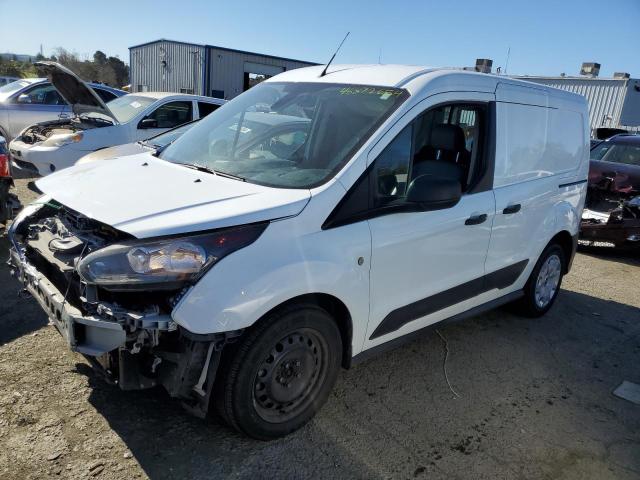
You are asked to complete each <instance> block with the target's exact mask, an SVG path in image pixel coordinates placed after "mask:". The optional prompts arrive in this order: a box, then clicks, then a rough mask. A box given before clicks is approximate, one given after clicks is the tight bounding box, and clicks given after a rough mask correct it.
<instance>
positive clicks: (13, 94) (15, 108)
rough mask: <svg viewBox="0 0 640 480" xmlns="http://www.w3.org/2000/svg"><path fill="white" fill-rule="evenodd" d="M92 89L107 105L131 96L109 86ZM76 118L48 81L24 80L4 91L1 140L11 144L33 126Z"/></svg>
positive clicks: (0, 95) (0, 110)
mask: <svg viewBox="0 0 640 480" xmlns="http://www.w3.org/2000/svg"><path fill="white" fill-rule="evenodd" d="M88 85H89V86H90V87H91V88H92V89H93V90H94V91H95V92H96V93H97V94H98V96H99V97H100V98H101V99H102V101H103V102H105V103H106V102H108V101H110V100H113V99H114V98H117V97H121V96H122V95H125V94H126V93H127V92H125V91H123V90H118V89H116V88H112V87H109V86H107V85H102V84H97V83H88ZM72 116H73V112H72V110H71V106H70V105H68V104H67V102H65V101H64V99H63V98H62V96H61V95H60V94H59V93H58V91H57V90H56V89H55V87H54V86H53V85H51V82H49V80H47V79H46V78H22V79H19V80H16V81H15V82H11V83H8V84H7V85H4V86H1V87H0V136H3V137H4V138H6V140H7V143H8V142H9V141H10V140H12V139H13V138H15V137H17V136H18V134H19V133H20V132H21V131H22V130H23V129H25V128H26V127H28V126H29V125H33V124H34V123H40V122H45V121H48V120H60V119H64V118H71V117H72Z"/></svg>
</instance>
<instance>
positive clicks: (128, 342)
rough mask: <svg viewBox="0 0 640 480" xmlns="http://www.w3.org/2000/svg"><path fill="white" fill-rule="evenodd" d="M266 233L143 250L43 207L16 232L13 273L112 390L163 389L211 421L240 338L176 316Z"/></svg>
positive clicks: (73, 215) (30, 211) (225, 232)
mask: <svg viewBox="0 0 640 480" xmlns="http://www.w3.org/2000/svg"><path fill="white" fill-rule="evenodd" d="M263 229H264V224H255V225H251V226H245V227H237V228H231V229H222V230H214V231H212V232H207V233H202V234H198V235H190V236H169V237H167V238H161V239H154V240H150V241H145V240H142V241H141V240H137V239H135V238H133V237H132V236H131V235H128V234H126V233H124V232H121V231H118V230H117V229H114V228H113V227H110V226H108V225H106V224H103V223H101V222H99V221H96V220H94V219H91V218H88V217H87V216H85V215H82V214H80V213H78V212H76V211H73V210H72V209H70V208H68V207H66V206H64V205H62V204H60V203H58V202H56V201H55V200H52V199H50V198H48V197H43V198H41V199H40V200H39V201H38V202H36V203H35V204H32V205H30V206H29V207H27V208H26V209H25V210H24V211H23V212H22V213H21V215H20V216H19V217H18V218H17V219H16V221H15V222H14V223H13V225H12V227H11V230H10V239H11V243H12V245H11V249H10V261H9V263H10V266H11V268H12V273H13V275H14V276H15V277H17V278H18V279H19V281H20V282H21V283H22V284H23V287H24V291H25V292H28V293H29V294H31V295H32V296H33V297H34V298H35V299H36V300H37V301H38V303H39V304H40V305H41V307H42V308H43V309H44V310H45V312H46V313H47V315H48V316H49V318H50V320H51V322H52V323H53V324H54V325H55V327H56V328H57V330H58V331H59V332H60V334H61V335H62V336H63V337H64V339H65V340H66V342H67V343H68V345H69V346H70V347H71V349H72V350H73V351H76V352H79V353H81V354H84V355H85V356H86V358H87V359H89V360H90V361H91V363H92V364H93V365H94V366H95V367H98V370H99V371H101V372H103V373H104V374H105V376H106V378H107V379H108V380H109V381H111V382H112V383H114V384H117V385H118V386H119V387H120V388H121V389H123V390H135V389H144V388H150V387H153V386H156V385H162V386H164V387H165V389H166V390H167V391H168V392H169V394H170V395H171V396H172V397H176V398H179V399H180V400H182V401H183V404H184V405H185V407H187V409H188V410H190V411H191V412H192V413H193V414H195V415H197V416H200V417H203V416H205V415H206V412H207V409H208V405H209V396H210V394H211V388H212V386H213V382H214V379H215V374H216V371H217V365H218V362H219V360H220V355H221V352H222V349H223V348H224V346H225V345H226V344H227V343H229V342H233V341H234V339H235V338H237V337H238V336H239V335H240V334H241V331H231V332H224V333H216V334H208V335H198V334H193V333H191V332H189V331H187V330H186V329H184V328H182V327H181V326H179V325H178V324H176V322H174V321H173V319H172V317H171V311H172V309H173V308H174V307H175V306H176V305H177V303H178V302H179V301H180V299H181V297H182V296H183V295H184V294H185V292H186V291H187V290H188V288H189V285H191V284H192V283H193V282H194V281H196V280H197V278H198V277H199V276H201V275H202V274H203V273H204V272H205V271H206V270H207V269H208V268H209V267H210V266H212V265H213V264H214V263H215V262H217V261H218V260H219V259H221V258H222V257H224V256H225V255H226V254H228V253H229V252H231V251H233V250H234V249H238V248H242V247H243V246H245V245H247V244H248V243H250V242H252V241H253V240H255V238H257V237H258V236H259V235H260V233H261V232H262V230H263Z"/></svg>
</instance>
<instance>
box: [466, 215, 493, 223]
mask: <svg viewBox="0 0 640 480" xmlns="http://www.w3.org/2000/svg"><path fill="white" fill-rule="evenodd" d="M486 219H487V214H486V213H483V214H481V215H472V216H470V217H469V218H467V219H466V220H465V221H464V224H465V225H480V224H481V223H484V221H485V220H486Z"/></svg>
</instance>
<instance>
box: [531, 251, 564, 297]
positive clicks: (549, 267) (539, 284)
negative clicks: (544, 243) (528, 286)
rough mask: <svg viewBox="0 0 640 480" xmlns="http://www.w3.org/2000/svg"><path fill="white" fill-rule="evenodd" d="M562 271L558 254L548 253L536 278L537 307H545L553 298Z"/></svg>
mask: <svg viewBox="0 0 640 480" xmlns="http://www.w3.org/2000/svg"><path fill="white" fill-rule="evenodd" d="M561 273H562V262H561V261H560V257H559V256H558V255H555V254H554V255H550V256H549V257H548V258H547V259H546V260H545V261H544V263H543V264H542V267H540V271H539V272H538V278H537V279H536V288H535V292H534V295H535V301H536V305H537V306H538V308H545V307H546V306H547V305H549V303H551V301H552V300H553V298H554V296H555V295H556V292H557V291H558V286H559V285H560V276H561Z"/></svg>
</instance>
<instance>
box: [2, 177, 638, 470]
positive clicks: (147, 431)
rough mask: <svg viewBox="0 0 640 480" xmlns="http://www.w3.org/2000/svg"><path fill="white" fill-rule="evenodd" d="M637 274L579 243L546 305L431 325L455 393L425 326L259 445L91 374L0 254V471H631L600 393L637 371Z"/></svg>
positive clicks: (628, 430)
mask: <svg viewBox="0 0 640 480" xmlns="http://www.w3.org/2000/svg"><path fill="white" fill-rule="evenodd" d="M27 182H28V179H22V180H19V181H18V183H19V185H18V190H19V195H20V196H21V198H22V199H23V201H25V202H26V201H27V200H28V199H33V198H35V194H34V193H33V192H31V191H30V190H29V189H28V188H27ZM6 251H7V241H6V238H4V237H2V238H0V256H2V257H5V255H6ZM639 285H640V261H639V260H638V257H635V258H632V257H628V256H618V255H611V254H609V255H607V256H604V255H603V254H601V253H598V254H597V255H595V254H593V253H590V254H584V253H583V254H579V255H578V256H577V258H576V261H575V264H574V269H573V270H572V272H571V274H570V275H569V276H568V277H567V278H566V279H565V283H564V285H563V287H564V289H563V291H562V292H561V295H560V298H559V300H558V302H557V304H556V305H555V307H554V308H553V309H552V310H551V312H550V313H549V314H548V315H547V316H546V317H544V318H542V319H539V320H529V319H523V318H518V317H515V316H513V315H511V314H509V313H507V312H505V311H502V310H500V311H496V312H493V313H490V314H488V315H483V316H481V317H477V318H474V319H471V320H468V321H465V322H462V323H458V324H453V325H447V326H443V327H442V328H440V332H441V333H442V334H443V336H444V338H446V340H447V342H448V347H449V357H448V361H447V371H448V375H449V379H450V381H451V384H452V385H453V387H454V388H455V390H456V391H457V392H458V393H459V394H460V398H454V396H453V394H452V393H451V391H450V390H449V388H448V386H447V383H446V381H445V377H444V373H443V359H444V345H443V342H442V340H441V339H440V337H438V336H437V335H436V334H435V333H432V334H430V335H427V336H425V337H424V338H422V339H419V340H417V341H415V342H413V343H411V344H409V345H408V346H405V347H403V348H400V349H398V350H396V351H394V352H391V353H388V354H386V355H383V356H381V357H378V358H376V359H374V360H372V361H369V362H367V363H364V364H362V365H359V366H358V367H356V368H353V369H352V370H350V371H345V372H343V373H342V374H341V375H340V378H339V380H338V385H337V387H336V389H335V391H334V393H333V395H332V397H331V398H330V399H329V402H328V404H327V405H326V406H325V407H324V409H323V410H322V412H321V413H320V414H319V415H318V417H317V418H316V419H315V420H314V421H313V422H311V423H310V424H309V425H308V426H307V427H306V428H304V429H302V430H301V431H299V432H297V433H296V434H294V435H291V436H289V437H288V438H285V439H283V440H279V441H275V442H271V443H263V442H256V441H252V440H248V439H246V438H244V437H242V436H240V435H237V434H236V433H234V432H232V431H231V430H229V429H227V428H225V427H223V426H221V425H218V424H217V423H215V421H211V422H209V423H202V422H201V421H199V420H197V419H194V418H192V417H190V416H188V415H187V414H185V413H184V412H183V411H182V409H181V408H180V406H179V405H178V404H177V403H176V402H174V401H172V400H171V399H169V398H168V396H167V395H166V394H164V393H163V392H162V391H161V390H154V391H147V392H136V393H125V392H121V391H119V390H117V389H116V388H114V387H110V386H108V385H106V384H105V383H104V382H103V381H102V380H101V379H100V377H99V376H97V375H95V374H94V373H93V372H92V371H91V369H90V368H89V365H88V364H87V362H86V361H85V360H84V359H83V358H82V357H81V356H80V355H77V354H73V353H71V352H70V351H69V350H67V348H66V346H65V345H64V344H63V341H62V338H61V337H60V336H59V335H58V333H57V332H56V331H55V329H54V328H53V327H51V326H47V319H46V317H45V315H44V314H43V313H42V312H41V311H40V309H39V308H38V307H37V305H36V302H35V301H34V300H32V299H21V298H18V296H17V289H18V285H17V283H16V282H15V281H14V280H13V279H12V278H10V277H9V272H8V269H7V267H6V266H5V265H4V264H2V265H1V266H0V478H2V479H26V478H33V479H36V478H37V479H40V478H73V479H81V478H102V479H107V478H113V479H116V478H117V479H120V478H122V479H125V478H126V479H128V478H152V479H163V478H177V479H186V478H194V479H204V478H227V477H229V478H252V479H255V478H313V479H316V478H368V479H371V478H491V479H499V478H509V479H512V478H531V479H534V478H535V479H538V478H554V479H555V478H562V479H585V478H593V479H599V480H601V479H608V478H616V479H631V478H640V406H637V405H634V404H632V403H629V402H626V401H624V400H621V399H619V398H616V397H614V396H613V395H612V394H611V391H612V389H614V388H615V387H616V386H617V385H618V384H619V383H620V382H621V381H622V380H625V379H626V380H629V381H633V382H637V383H640V288H639Z"/></svg>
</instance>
